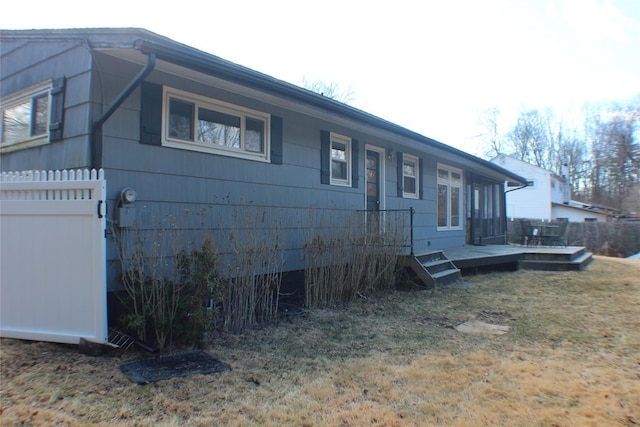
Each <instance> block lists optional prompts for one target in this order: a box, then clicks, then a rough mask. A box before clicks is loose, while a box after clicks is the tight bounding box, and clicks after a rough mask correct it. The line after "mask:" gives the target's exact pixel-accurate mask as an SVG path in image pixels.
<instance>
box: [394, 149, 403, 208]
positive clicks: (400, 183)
mask: <svg viewBox="0 0 640 427" xmlns="http://www.w3.org/2000/svg"><path fill="white" fill-rule="evenodd" d="M396 155H397V157H398V182H397V186H398V197H402V195H403V193H404V173H403V168H404V164H403V161H404V158H403V157H402V153H401V152H399V151H398V152H397V154H396Z"/></svg>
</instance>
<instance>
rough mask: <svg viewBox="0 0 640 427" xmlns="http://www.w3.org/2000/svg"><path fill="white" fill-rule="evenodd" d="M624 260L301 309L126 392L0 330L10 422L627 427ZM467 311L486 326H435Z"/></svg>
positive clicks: (633, 331) (631, 320) (631, 405)
mask: <svg viewBox="0 0 640 427" xmlns="http://www.w3.org/2000/svg"><path fill="white" fill-rule="evenodd" d="M639 276H640V261H629V260H621V259H612V258H597V259H596V261H595V262H594V263H593V264H592V265H591V266H590V267H589V269H588V270H587V271H584V272H579V273H578V272H567V273H546V272H531V271H519V272H515V273H495V274H490V275H483V276H475V277H470V278H468V279H467V280H469V281H473V282H474V283H476V284H477V286H474V287H471V288H467V289H458V288H444V289H437V290H430V291H413V292H393V293H391V294H387V295H384V296H380V297H371V298H368V299H364V298H363V299H361V300H359V301H356V302H354V303H352V304H349V305H348V306H344V307H338V308H333V309H324V310H310V311H308V312H307V315H306V317H304V318H292V319H283V320H281V321H280V323H279V324H278V325H273V326H268V327H264V328H262V329H260V330H255V331H252V332H250V333H245V334H243V335H241V336H232V335H231V336H225V337H223V338H221V339H220V340H219V342H218V343H217V344H216V345H214V346H212V347H211V348H209V352H210V353H211V354H213V355H215V356H216V357H218V358H219V359H221V360H222V361H225V362H227V363H229V364H230V365H231V367H232V368H233V370H232V371H231V372H226V373H223V374H220V375H213V376H205V375H196V376H192V377H187V378H176V379H171V380H167V381H162V382H159V383H156V384H152V385H147V386H139V385H135V384H132V383H130V382H128V381H127V380H126V379H125V378H124V377H123V376H122V375H121V374H120V372H119V370H118V365H119V364H120V363H123V362H124V361H126V360H128V359H131V358H134V357H137V355H135V354H125V355H112V356H108V357H101V358H91V357H88V356H84V355H81V354H79V353H78V352H77V349H76V348H75V347H73V346H64V345H56V344H47V343H29V342H21V341H17V340H8V339H3V340H2V341H1V344H2V347H1V351H2V369H1V373H2V393H1V395H0V397H1V399H0V402H1V406H0V410H1V415H0V423H1V424H2V425H3V426H10V425H21V424H22V425H83V424H84V425H86V424H97V425H101V424H102V425H122V426H147V425H195V426H200V425H202V426H208V425H224V426H248V425H273V426H276V425H298V426H316V425H329V426H341V425H352V426H360V425H380V426H382V425H386V426H413V425H443V426H478V425H492V426H499V425H508V426H553V425H561V426H603V425H606V426H615V425H620V426H632V425H636V424H638V423H640V277H639ZM474 317H477V318H478V319H479V320H485V321H489V322H496V323H502V324H508V325H510V326H511V327H512V328H513V329H512V331H511V332H509V333H507V334H505V335H502V336H484V335H467V334H462V333H459V332H457V331H456V330H455V329H453V328H452V327H451V326H453V325H455V324H457V323H458V322H461V321H463V320H467V319H470V318H474Z"/></svg>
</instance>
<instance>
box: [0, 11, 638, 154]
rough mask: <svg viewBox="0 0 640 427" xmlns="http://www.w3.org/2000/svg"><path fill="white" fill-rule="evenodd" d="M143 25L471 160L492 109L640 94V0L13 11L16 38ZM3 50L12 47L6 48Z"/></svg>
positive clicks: (8, 23)
mask: <svg viewBox="0 0 640 427" xmlns="http://www.w3.org/2000/svg"><path fill="white" fill-rule="evenodd" d="M89 27H138V28H144V29H146V30H149V31H153V32H155V33H158V34H160V35H163V36H165V37H169V38H171V39H173V40H175V41H177V42H180V43H184V44H187V45H189V46H192V47H195V48H197V49H200V50H202V51H205V52H207V53H210V54H214V55H217V56H220V57H222V58H224V59H227V60H230V61H232V62H235V63H237V64H240V65H243V66H246V67H249V68H251V69H253V70H255V71H259V72H262V73H265V74H268V75H270V76H273V77H275V78H278V79H281V80H285V81H287V82H290V83H293V84H297V85H302V80H303V79H307V80H322V81H325V82H336V83H337V84H339V85H340V87H342V88H349V89H350V90H351V91H352V92H353V94H354V99H353V100H352V101H351V102H350V104H351V105H352V106H354V107H356V108H359V109H362V110H364V111H366V112H368V113H371V114H374V115H376V116H378V117H381V118H383V119H385V120H388V121H391V122H394V123H396V124H398V125H401V126H403V127H406V128H408V129H410V130H412V131H415V132H418V133H420V134H423V135H425V136H428V137H430V138H433V139H436V140H438V141H440V142H443V143H446V144H449V145H451V146H454V147H456V148H459V149H461V150H464V151H467V152H469V153H471V154H479V148H478V138H477V135H478V134H479V133H481V132H482V129H481V128H479V126H478V117H479V113H480V112H481V111H483V110H485V109H487V108H489V107H497V108H499V110H500V112H501V114H500V120H501V121H503V122H506V123H509V122H510V121H515V118H516V117H517V115H518V113H519V111H520V110H521V109H523V108H526V109H531V108H546V107H551V108H553V109H554V111H556V113H558V114H560V115H563V114H565V112H569V111H575V110H576V109H579V108H580V107H581V106H582V105H583V104H584V103H585V102H599V101H615V100H624V99H628V98H631V97H632V96H635V95H638V94H640V0H482V1H478V0H457V1H443V0H435V1H433V0H393V1H391V0H387V1H379V0H364V1H360V0H323V1H310V0H307V1H304V0H297V1H292V0H233V1H229V0H206V1H195V0H182V1H180V2H169V1H167V2H164V3H162V2H159V1H153V2H148V1H144V0H138V1H130V0H129V1H124V0H110V1H108V2H97V1H90V0H89V1H87V0H83V1H75V0H58V1H51V0H30V1H12V2H10V3H9V2H5V3H4V4H3V6H2V14H0V28H2V29H31V28H89ZM0 42H1V41H0Z"/></svg>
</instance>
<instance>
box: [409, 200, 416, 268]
mask: <svg viewBox="0 0 640 427" xmlns="http://www.w3.org/2000/svg"><path fill="white" fill-rule="evenodd" d="M414 213H415V209H413V208H412V207H411V208H409V227H410V233H411V234H410V235H411V248H410V249H411V256H413V214H414Z"/></svg>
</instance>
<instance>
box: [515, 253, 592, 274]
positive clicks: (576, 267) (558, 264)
mask: <svg viewBox="0 0 640 427" xmlns="http://www.w3.org/2000/svg"><path fill="white" fill-rule="evenodd" d="M591 261H593V254H592V253H591V252H584V253H582V254H581V255H580V256H578V257H576V258H574V259H572V260H571V261H565V260H560V261H547V260H540V259H524V260H522V261H520V268H524V269H527V270H545V271H582V270H584V269H585V268H587V266H588V265H589V264H590V263H591Z"/></svg>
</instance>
